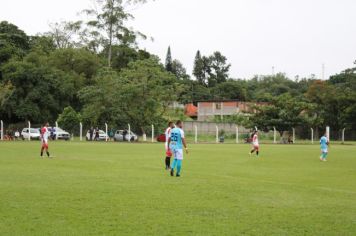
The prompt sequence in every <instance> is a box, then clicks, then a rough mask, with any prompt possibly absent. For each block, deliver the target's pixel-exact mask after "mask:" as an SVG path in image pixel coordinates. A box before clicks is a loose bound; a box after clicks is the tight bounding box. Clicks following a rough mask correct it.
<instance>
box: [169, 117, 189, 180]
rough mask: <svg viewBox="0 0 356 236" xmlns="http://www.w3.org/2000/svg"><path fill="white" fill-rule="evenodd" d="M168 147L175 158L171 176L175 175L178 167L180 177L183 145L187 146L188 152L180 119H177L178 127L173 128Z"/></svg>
mask: <svg viewBox="0 0 356 236" xmlns="http://www.w3.org/2000/svg"><path fill="white" fill-rule="evenodd" d="M168 147H169V149H170V150H171V152H172V153H173V156H174V160H173V163H172V165H171V176H174V171H175V169H177V174H176V176H177V177H180V172H181V169H182V161H183V147H184V148H185V151H186V153H188V148H187V144H186V142H185V137H184V131H183V123H182V121H180V120H179V121H177V123H176V128H174V129H172V130H171V135H170V137H169V139H168Z"/></svg>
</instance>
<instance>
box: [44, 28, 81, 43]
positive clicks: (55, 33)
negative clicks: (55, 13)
mask: <svg viewBox="0 0 356 236" xmlns="http://www.w3.org/2000/svg"><path fill="white" fill-rule="evenodd" d="M82 23H83V22H82V21H76V22H71V21H69V22H67V21H61V22H56V23H52V24H50V28H51V31H49V32H47V33H45V34H44V36H47V37H50V38H51V39H52V41H53V42H54V44H55V46H56V48H58V49H64V48H72V47H79V46H82V45H81V42H80V38H79V37H78V34H80V31H81V27H82Z"/></svg>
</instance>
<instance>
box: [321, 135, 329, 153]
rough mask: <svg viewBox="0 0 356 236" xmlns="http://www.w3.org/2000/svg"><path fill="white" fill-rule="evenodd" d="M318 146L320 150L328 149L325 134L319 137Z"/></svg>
mask: <svg viewBox="0 0 356 236" xmlns="http://www.w3.org/2000/svg"><path fill="white" fill-rule="evenodd" d="M320 148H321V150H328V139H327V138H326V137H325V136H323V137H321V139H320Z"/></svg>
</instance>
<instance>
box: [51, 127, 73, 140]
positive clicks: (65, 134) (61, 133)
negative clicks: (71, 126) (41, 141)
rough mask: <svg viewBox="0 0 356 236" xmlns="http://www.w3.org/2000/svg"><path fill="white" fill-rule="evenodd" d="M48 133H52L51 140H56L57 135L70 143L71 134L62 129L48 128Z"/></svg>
mask: <svg viewBox="0 0 356 236" xmlns="http://www.w3.org/2000/svg"><path fill="white" fill-rule="evenodd" d="M48 131H49V132H50V135H51V138H52V139H56V135H57V138H58V139H63V140H66V141H68V140H69V139H70V134H69V133H68V132H67V131H65V130H63V129H61V128H59V127H58V128H56V127H48Z"/></svg>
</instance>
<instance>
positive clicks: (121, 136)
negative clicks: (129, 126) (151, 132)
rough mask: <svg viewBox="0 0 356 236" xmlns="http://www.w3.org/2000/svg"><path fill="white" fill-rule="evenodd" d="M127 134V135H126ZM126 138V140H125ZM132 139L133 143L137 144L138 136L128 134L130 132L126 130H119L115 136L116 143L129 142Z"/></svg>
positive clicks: (132, 133) (131, 133)
mask: <svg viewBox="0 0 356 236" xmlns="http://www.w3.org/2000/svg"><path fill="white" fill-rule="evenodd" d="M124 133H125V135H124ZM124 137H125V139H124ZM129 138H130V141H131V142H136V141H138V136H137V135H136V134H135V133H134V132H132V131H131V132H130V134H129V133H128V131H125V130H117V131H116V132H115V135H114V141H116V142H123V141H128V140H129Z"/></svg>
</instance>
